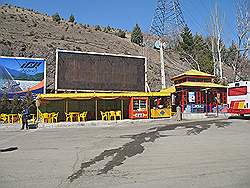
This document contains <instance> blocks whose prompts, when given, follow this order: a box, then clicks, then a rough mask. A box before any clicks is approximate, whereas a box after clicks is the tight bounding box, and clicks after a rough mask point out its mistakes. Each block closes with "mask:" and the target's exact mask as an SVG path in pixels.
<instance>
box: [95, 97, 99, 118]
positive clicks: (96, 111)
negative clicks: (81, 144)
mask: <svg viewBox="0 0 250 188" xmlns="http://www.w3.org/2000/svg"><path fill="white" fill-rule="evenodd" d="M97 113H98V101H97V99H96V100H95V120H97V119H98V117H97Z"/></svg>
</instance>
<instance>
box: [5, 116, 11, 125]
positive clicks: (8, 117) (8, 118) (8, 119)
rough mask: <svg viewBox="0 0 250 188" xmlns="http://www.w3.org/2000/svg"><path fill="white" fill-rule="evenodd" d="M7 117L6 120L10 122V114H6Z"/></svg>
mask: <svg viewBox="0 0 250 188" xmlns="http://www.w3.org/2000/svg"><path fill="white" fill-rule="evenodd" d="M5 118H6V120H5V122H6V123H8V124H10V119H11V116H10V115H9V114H5Z"/></svg>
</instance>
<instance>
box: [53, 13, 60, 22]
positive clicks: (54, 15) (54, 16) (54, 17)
mask: <svg viewBox="0 0 250 188" xmlns="http://www.w3.org/2000/svg"><path fill="white" fill-rule="evenodd" d="M52 20H53V21H55V22H60V20H61V17H60V15H59V14H58V13H55V14H53V15H52Z"/></svg>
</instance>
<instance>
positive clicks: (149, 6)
mask: <svg viewBox="0 0 250 188" xmlns="http://www.w3.org/2000/svg"><path fill="white" fill-rule="evenodd" d="M156 1H157V0H70V1H69V0H61V1H60V0H42V1H41V0H0V2H1V3H8V4H13V5H17V6H21V7H26V8H31V9H35V10H38V11H39V12H43V13H48V14H49V15H52V14H54V13H55V12H58V13H59V14H60V15H61V16H62V17H63V18H66V19H68V18H69V16H70V14H71V13H72V14H73V15H74V16H75V18H76V21H77V22H79V23H86V24H90V25H102V26H107V25H110V26H112V27H116V28H122V29H126V30H128V31H131V30H132V29H133V27H134V25H135V24H136V23H138V24H139V25H140V26H141V28H142V30H143V31H144V32H148V31H149V28H150V24H151V21H152V17H153V14H154V9H155V7H156ZM215 2H217V3H218V5H219V7H220V8H221V12H222V14H224V17H225V19H224V34H223V39H224V41H225V43H226V44H227V45H228V44H231V41H232V40H233V39H234V40H235V39H236V29H235V28H236V26H235V10H234V0H180V4H181V5H182V6H181V7H182V11H183V14H184V19H185V21H186V23H187V25H188V26H189V27H190V29H191V30H192V32H193V33H201V34H203V35H207V23H208V21H209V15H210V12H211V10H212V9H213V7H214V3H215Z"/></svg>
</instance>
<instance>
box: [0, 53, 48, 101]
mask: <svg viewBox="0 0 250 188" xmlns="http://www.w3.org/2000/svg"><path fill="white" fill-rule="evenodd" d="M45 68H46V67H45V60H44V59H38V58H23V57H4V56H0V97H1V96H2V95H3V94H4V93H6V94H7V95H8V97H9V98H10V99H11V98H13V97H14V96H15V95H17V96H19V97H20V96H24V95H26V93H27V92H28V91H31V92H32V94H38V93H44V92H45V78H46V76H45Z"/></svg>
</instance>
